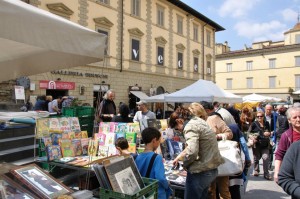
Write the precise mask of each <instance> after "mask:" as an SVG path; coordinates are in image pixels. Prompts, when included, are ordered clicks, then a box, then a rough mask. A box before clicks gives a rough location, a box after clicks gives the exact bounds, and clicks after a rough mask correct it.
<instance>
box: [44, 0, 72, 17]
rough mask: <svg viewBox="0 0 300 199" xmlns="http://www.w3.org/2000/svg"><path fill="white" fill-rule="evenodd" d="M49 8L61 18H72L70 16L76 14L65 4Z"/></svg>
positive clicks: (51, 5)
mask: <svg viewBox="0 0 300 199" xmlns="http://www.w3.org/2000/svg"><path fill="white" fill-rule="evenodd" d="M47 8H48V9H49V11H50V12H52V13H53V14H56V15H59V16H62V17H66V18H70V16H71V15H72V14H73V13H74V12H73V11H72V10H71V9H70V8H68V7H67V6H66V5H65V4H63V3H51V4H47Z"/></svg>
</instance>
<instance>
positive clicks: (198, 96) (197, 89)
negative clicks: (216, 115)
mask: <svg viewBox="0 0 300 199" xmlns="http://www.w3.org/2000/svg"><path fill="white" fill-rule="evenodd" d="M165 101H166V102H182V103H191V102H200V101H207V102H214V101H218V102H220V103H237V102H242V98H241V97H238V96H229V94H228V93H227V94H226V93H225V92H224V90H223V89H222V88H220V87H218V86H217V85H216V84H214V83H213V82H211V81H207V80H201V79H200V80H198V81H197V82H195V83H193V84H191V85H189V86H187V87H185V88H183V89H181V90H179V91H176V92H174V93H171V94H169V95H167V96H165Z"/></svg>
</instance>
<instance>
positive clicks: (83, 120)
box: [78, 116, 95, 125]
mask: <svg viewBox="0 0 300 199" xmlns="http://www.w3.org/2000/svg"><path fill="white" fill-rule="evenodd" d="M94 119H95V117H94V116H82V117H79V118H78V120H79V124H80V125H85V124H94Z"/></svg>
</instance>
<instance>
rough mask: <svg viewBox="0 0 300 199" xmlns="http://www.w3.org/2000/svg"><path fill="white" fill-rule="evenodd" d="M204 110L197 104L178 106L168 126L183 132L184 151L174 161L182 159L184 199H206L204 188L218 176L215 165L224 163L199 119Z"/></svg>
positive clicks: (205, 189) (214, 138) (214, 139)
mask: <svg viewBox="0 0 300 199" xmlns="http://www.w3.org/2000/svg"><path fill="white" fill-rule="evenodd" d="M200 117H202V118H205V117H206V113H205V110H204V109H203V107H202V106H201V105H200V104H198V103H192V104H191V105H190V106H189V108H184V107H182V108H181V109H178V110H177V111H175V112H173V113H172V114H171V116H170V119H169V127H170V128H175V129H177V130H178V131H181V132H183V134H184V138H185V140H186V148H185V149H184V150H183V151H182V152H181V153H180V154H179V155H178V156H177V157H176V158H175V159H174V161H173V164H174V165H177V164H178V160H179V159H181V158H184V160H183V167H184V168H185V169H186V170H187V178H186V185H185V192H184V198H207V196H208V188H209V186H210V184H211V182H213V181H214V180H215V178H216V177H217V175H218V166H219V165H220V164H222V163H224V160H223V158H222V156H221V154H220V152H219V149H218V143H217V139H216V137H215V133H214V132H213V131H212V130H211V128H210V127H209V126H208V124H207V123H206V122H205V121H204V119H202V118H200Z"/></svg>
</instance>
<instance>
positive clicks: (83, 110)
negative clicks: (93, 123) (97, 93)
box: [77, 106, 95, 117]
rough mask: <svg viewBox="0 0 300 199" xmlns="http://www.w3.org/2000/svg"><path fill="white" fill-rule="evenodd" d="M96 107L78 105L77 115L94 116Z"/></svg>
mask: <svg viewBox="0 0 300 199" xmlns="http://www.w3.org/2000/svg"><path fill="white" fill-rule="evenodd" d="M94 113H95V109H94V107H90V106H78V107H77V117H83V116H94Z"/></svg>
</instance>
